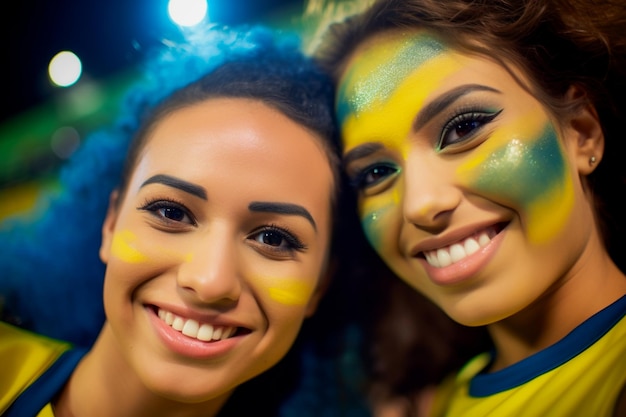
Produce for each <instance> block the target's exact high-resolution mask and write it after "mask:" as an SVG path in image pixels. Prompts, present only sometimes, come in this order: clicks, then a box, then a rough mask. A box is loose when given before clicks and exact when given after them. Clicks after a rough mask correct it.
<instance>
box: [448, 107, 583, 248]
mask: <svg viewBox="0 0 626 417" xmlns="http://www.w3.org/2000/svg"><path fill="white" fill-rule="evenodd" d="M457 175H458V178H459V181H460V182H462V183H466V184H468V186H471V187H472V188H473V189H477V190H480V191H481V192H482V193H484V194H485V195H492V196H494V198H497V199H498V200H499V201H503V202H506V203H508V204H511V205H513V206H521V207H523V208H524V214H525V217H526V222H527V229H528V238H529V240H530V241H531V242H533V243H535V244H541V243H546V242H548V241H550V240H551V239H552V238H553V237H554V236H557V235H558V234H559V233H560V232H561V231H562V230H563V227H564V226H565V224H566V222H567V218H568V216H569V214H570V213H571V211H572V210H573V208H574V188H573V184H572V179H571V177H570V176H569V175H568V173H567V163H566V158H565V156H564V152H563V149H562V147H561V144H560V141H559V139H558V137H557V135H556V132H555V130H554V128H553V126H552V124H551V123H550V121H549V119H548V118H547V116H546V114H545V113H543V112H542V111H540V108H538V107H537V108H535V109H534V111H531V112H529V113H528V114H526V115H522V116H521V117H519V118H518V119H517V120H516V121H515V122H514V123H510V124H507V125H503V126H501V127H500V129H498V130H497V131H495V132H494V133H493V134H492V135H491V137H490V139H489V141H487V142H485V143H483V146H481V147H480V148H478V149H476V150H475V151H474V152H473V153H472V157H471V159H469V160H468V161H467V162H466V163H464V164H463V165H461V166H460V167H459V168H458V169H457Z"/></svg>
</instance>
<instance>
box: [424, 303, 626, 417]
mask: <svg viewBox="0 0 626 417" xmlns="http://www.w3.org/2000/svg"><path fill="white" fill-rule="evenodd" d="M625 314H626V296H623V297H622V298H621V299H620V300H618V301H616V302H615V303H613V304H612V305H610V306H609V307H607V308H605V309H604V310H602V311H600V312H599V313H597V314H596V315H594V316H592V317H591V318H589V319H588V320H587V321H585V322H584V323H582V324H581V325H580V326H578V327H577V328H576V329H574V330H573V331H572V332H571V333H570V334H568V335H567V336H565V337H564V338H563V339H562V340H560V341H559V342H557V343H555V344H554V345H552V346H550V347H548V348H546V349H544V350H543V351H541V352H538V353H537V354H535V355H532V356H531V357H529V358H526V359H524V360H522V361H521V362H518V363H516V364H514V365H512V366H509V367H508V368H505V369H502V370H500V371H496V372H492V373H481V371H483V370H484V369H486V367H488V365H489V363H490V360H491V355H489V354H483V355H479V356H478V357H476V358H474V359H473V360H471V361H470V362H469V363H468V364H467V365H466V366H465V367H464V368H463V369H462V370H461V372H460V373H459V374H458V375H456V377H454V378H451V379H450V380H448V381H447V383H444V384H443V385H442V387H440V389H439V392H438V393H437V396H436V399H435V407H434V410H433V411H434V412H433V413H432V416H435V417H441V416H445V417H487V416H494V417H507V416H523V417H539V416H541V417H544V416H550V417H610V416H612V413H613V408H614V406H615V402H616V400H617V397H618V395H619V393H620V391H621V389H622V387H624V385H625V384H626V316H625Z"/></svg>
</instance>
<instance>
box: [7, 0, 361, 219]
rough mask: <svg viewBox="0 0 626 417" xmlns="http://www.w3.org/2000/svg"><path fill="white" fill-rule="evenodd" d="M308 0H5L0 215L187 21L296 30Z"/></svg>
mask: <svg viewBox="0 0 626 417" xmlns="http://www.w3.org/2000/svg"><path fill="white" fill-rule="evenodd" d="M315 1H319V2H321V3H326V1H327V0H315ZM338 1H344V0H338ZM347 1H359V2H360V1H370V0H347ZM307 2H308V0H133V1H128V0H107V1H106V2H86V1H84V0H66V1H63V2H54V1H50V0H29V1H28V2H13V3H11V4H12V10H11V13H10V14H11V16H10V19H7V22H5V24H3V25H0V38H1V39H5V40H7V41H6V42H5V43H4V44H3V51H2V56H3V61H2V65H0V78H1V79H2V80H3V84H2V87H0V92H2V97H3V100H0V221H1V220H2V219H3V218H5V217H7V216H9V215H13V214H16V213H19V214H24V213H25V212H28V211H29V210H30V209H31V208H32V206H33V204H34V202H35V201H36V200H37V196H38V195H40V193H41V192H42V191H45V190H51V189H52V190H55V189H56V187H57V185H58V184H57V183H56V181H57V179H58V173H59V169H60V168H61V166H62V164H63V163H64V162H65V161H66V160H67V159H68V158H71V156H72V155H73V154H74V153H75V151H76V150H77V148H79V147H80V146H81V145H82V144H83V143H84V141H85V138H86V137H88V136H89V134H90V132H93V131H95V130H98V129H100V128H102V127H103V126H107V125H108V124H109V123H110V122H112V121H113V120H114V119H115V117H117V116H118V115H119V111H120V109H122V108H123V106H122V103H123V101H122V99H123V97H125V96H126V93H127V91H128V87H129V86H130V85H133V84H134V83H135V82H136V81H137V79H138V78H139V77H141V76H142V74H143V67H142V65H143V63H144V60H145V59H146V58H147V57H149V56H151V55H152V52H153V51H154V49H155V48H160V47H162V45H163V44H167V43H169V42H172V43H176V42H178V41H179V40H182V39H185V38H186V37H187V36H188V35H189V33H190V31H189V30H188V26H194V25H195V27H192V28H191V31H193V30H195V29H196V28H198V26H199V25H202V24H208V22H209V21H210V24H211V25H226V26H237V25H249V24H264V25H268V26H273V27H277V28H281V29H286V30H301V29H302V23H303V21H302V15H303V11H304V5H305V3H307ZM305 23H306V22H305ZM59 51H62V52H59ZM50 57H53V58H52V59H50ZM59 87H62V88H59Z"/></svg>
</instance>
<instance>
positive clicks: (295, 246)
mask: <svg viewBox="0 0 626 417" xmlns="http://www.w3.org/2000/svg"><path fill="white" fill-rule="evenodd" d="M263 233H274V234H277V235H278V236H279V238H280V239H282V240H283V241H284V242H286V245H287V248H281V247H278V246H274V245H270V244H268V243H263V242H259V241H258V240H257V239H256V238H257V237H259V236H261V234H263ZM249 239H251V240H254V241H255V242H257V243H259V244H261V245H263V246H264V247H269V248H271V249H270V250H272V251H275V252H281V253H282V252H294V251H298V252H302V251H304V250H306V249H307V247H306V245H304V244H303V243H302V242H301V241H300V239H298V238H297V237H296V236H295V234H294V233H292V232H291V231H290V230H289V229H287V228H285V227H279V226H276V225H274V224H270V225H266V226H262V227H260V228H258V229H256V230H254V231H253V232H252V233H251V234H250V236H249Z"/></svg>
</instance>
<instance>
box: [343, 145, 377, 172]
mask: <svg viewBox="0 0 626 417" xmlns="http://www.w3.org/2000/svg"><path fill="white" fill-rule="evenodd" d="M381 149H383V145H382V144H380V143H375V142H369V143H364V144H362V145H359V146H357V147H356V148H354V149H351V150H350V151H348V152H346V154H345V155H344V156H343V158H342V159H343V160H342V164H343V166H344V167H346V166H348V165H350V163H352V161H355V160H357V159H361V158H366V157H368V156H370V155H371V154H373V153H376V152H378V151H379V150H381Z"/></svg>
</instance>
